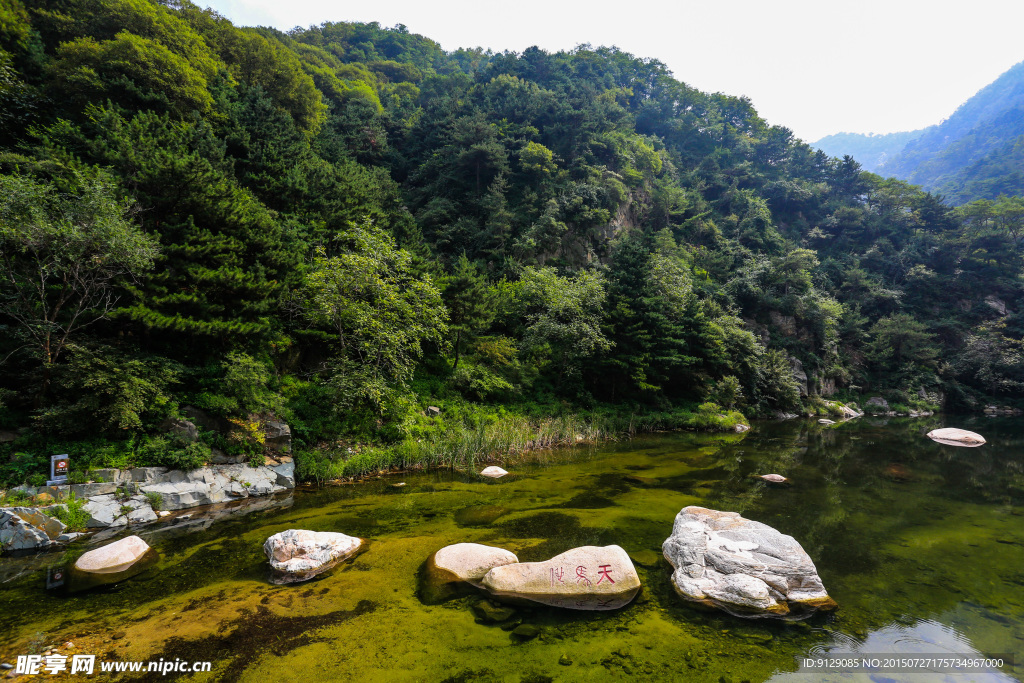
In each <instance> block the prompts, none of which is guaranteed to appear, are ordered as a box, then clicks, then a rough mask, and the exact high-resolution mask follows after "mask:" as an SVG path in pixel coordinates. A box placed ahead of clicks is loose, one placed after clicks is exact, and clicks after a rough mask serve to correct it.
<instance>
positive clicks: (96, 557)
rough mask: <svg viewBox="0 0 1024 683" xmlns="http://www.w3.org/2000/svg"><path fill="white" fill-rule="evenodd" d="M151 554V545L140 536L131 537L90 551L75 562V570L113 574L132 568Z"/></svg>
mask: <svg viewBox="0 0 1024 683" xmlns="http://www.w3.org/2000/svg"><path fill="white" fill-rule="evenodd" d="M147 552H149V544H148V543H146V542H145V541H143V540H142V539H141V538H139V537H138V536H129V537H127V538H122V539H121V540H120V541H114V542H113V543H111V544H109V545H105V546H103V547H102V548H97V549H96V550H90V551H89V552H87V553H85V554H84V555H82V556H81V557H79V558H78V561H77V562H75V569H78V570H79V571H83V572H87V573H90V574H113V573H116V572H123V571H126V570H128V569H130V568H131V566H132V565H133V564H135V563H136V562H138V561H139V560H140V559H142V556H143V555H145V554H146V553H147Z"/></svg>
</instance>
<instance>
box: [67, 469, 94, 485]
mask: <svg viewBox="0 0 1024 683" xmlns="http://www.w3.org/2000/svg"><path fill="white" fill-rule="evenodd" d="M87 481H89V475H88V474H86V473H85V472H68V483H69V484H84V483H85V482H87Z"/></svg>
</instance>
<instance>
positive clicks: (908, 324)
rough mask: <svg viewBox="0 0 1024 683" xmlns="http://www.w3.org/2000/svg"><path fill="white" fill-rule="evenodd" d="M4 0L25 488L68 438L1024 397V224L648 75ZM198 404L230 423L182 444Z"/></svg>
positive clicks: (11, 413) (362, 30) (120, 450)
mask: <svg viewBox="0 0 1024 683" xmlns="http://www.w3.org/2000/svg"><path fill="white" fill-rule="evenodd" d="M0 8H2V9H0V47H2V49H3V52H2V53H0V118H2V121H3V132H2V140H0V142H2V145H3V150H2V152H0V171H2V175H0V184H2V188H0V189H2V192H0V250H2V251H0V269H2V270H0V275H2V278H0V280H2V284H0V325H2V326H3V335H2V337H0V359H2V365H0V387H2V389H0V391H2V400H3V412H2V413H0V420H2V423H0V429H5V430H8V431H11V432H13V431H14V430H18V429H21V430H22V431H21V432H18V436H17V439H16V440H15V441H13V442H9V443H7V444H5V445H2V446H0V448H5V449H7V450H8V452H9V453H10V454H11V458H12V459H13V462H12V464H10V465H8V466H6V470H5V471H6V472H7V475H5V476H6V478H7V479H8V481H15V480H16V479H17V478H18V477H24V476H26V475H27V474H30V473H38V472H41V471H42V464H41V463H42V462H43V461H42V458H43V457H44V456H45V455H48V454H49V452H50V451H51V449H53V448H56V447H57V444H65V445H66V447H68V448H77V449H78V452H83V453H89V454H90V455H88V456H82V457H83V458H105V459H106V460H104V462H109V461H111V460H116V459H117V458H122V459H125V460H129V461H132V462H142V461H145V462H155V463H161V464H169V465H194V464H195V463H199V462H202V461H203V460H204V459H205V458H207V457H209V454H210V448H211V447H216V448H220V449H222V450H228V451H231V450H234V451H244V452H249V453H252V454H253V456H254V457H259V453H260V449H261V447H262V441H261V439H262V434H263V432H262V429H263V425H264V424H265V423H266V421H267V420H269V419H270V418H271V416H277V417H279V418H283V419H285V420H287V421H288V422H289V424H291V425H292V429H293V435H294V437H295V444H296V448H297V449H298V450H299V451H300V452H313V451H314V450H317V449H320V450H323V449H329V448H330V447H332V446H331V445H332V444H338V443H356V442H363V443H365V442H374V443H406V442H408V443H417V440H418V439H426V438H427V437H428V435H429V434H431V433H434V432H436V431H437V430H464V429H472V428H474V425H479V424H481V421H484V422H486V421H487V420H494V419H505V417H508V416H510V415H527V416H537V415H539V414H545V413H549V414H556V413H557V414H565V413H566V412H567V411H570V412H571V411H592V412H594V413H595V414H596V413H600V412H601V411H611V412H616V411H618V412H620V413H626V414H630V415H643V414H647V413H656V412H657V413H661V414H666V413H672V412H673V411H675V412H676V413H679V414H684V413H685V414H686V415H696V416H698V417H699V416H701V415H703V416H707V415H711V416H714V415H717V414H718V413H719V411H720V410H724V409H730V408H735V409H738V410H740V411H742V412H743V413H744V414H746V415H748V416H759V415H770V414H772V413H773V412H775V411H793V412H795V411H797V410H799V409H801V408H802V407H803V408H810V409H812V410H813V409H815V408H816V407H820V406H821V398H820V397H822V396H830V395H833V394H838V395H841V396H845V397H847V398H856V397H857V396H858V395H860V394H862V393H865V392H871V393H872V394H876V393H881V394H882V395H885V396H887V397H888V398H889V399H890V401H894V402H896V403H900V404H903V405H907V406H911V405H915V404H919V403H921V404H926V403H932V404H934V403H936V402H938V401H940V400H942V399H943V398H944V400H945V402H946V405H947V408H948V409H974V408H976V407H977V406H979V405H980V403H979V401H982V400H988V399H987V398H986V397H989V396H991V397H996V398H998V400H1000V401H1002V402H1006V401H1012V400H1016V399H1017V397H1019V396H1020V394H1021V391H1022V389H1024V362H1022V356H1021V354H1022V341H1021V340H1022V337H1024V320H1022V317H1021V311H1020V310H1019V308H1018V304H1017V302H1018V301H1020V295H1021V293H1022V292H1021V289H1022V282H1021V277H1020V276H1021V249H1022V244H1021V238H1022V237H1024V228H1022V221H1024V216H1022V215H1021V212H1018V213H1017V214H1013V213H1012V212H1003V213H999V214H998V216H999V217H998V219H997V218H996V217H994V216H995V214H994V213H993V212H992V211H990V212H989V213H984V212H982V213H978V212H975V213H971V214H966V213H963V212H958V211H955V210H952V209H951V208H950V207H949V206H948V205H946V204H943V203H942V202H940V201H939V199H937V198H936V197H935V196H934V195H932V194H928V193H927V192H924V191H922V190H920V189H917V188H915V187H913V186H911V185H910V184H908V183H905V182H903V181H899V180H893V179H882V178H880V177H878V176H875V175H872V174H870V173H866V172H863V171H862V169H861V168H860V167H859V166H858V164H857V163H856V162H855V161H854V160H853V159H852V158H849V157H846V158H844V159H836V158H830V157H828V156H827V155H826V154H824V153H823V152H820V151H815V150H814V149H812V148H811V147H810V146H808V145H807V144H804V143H803V142H801V141H799V140H796V139H794V138H793V135H792V134H791V132H790V131H789V130H788V129H786V128H782V127H776V126H768V125H767V124H766V123H765V122H764V121H763V120H762V119H761V118H760V117H758V115H757V113H756V111H755V110H754V107H753V106H752V104H751V102H749V101H748V100H746V99H743V98H736V97H728V96H725V95H721V94H715V95H709V94H705V93H702V92H699V91H697V90H694V89H693V88H690V87H689V86H687V85H686V84H685V83H684V82H682V81H680V80H677V79H676V77H675V76H673V75H672V74H671V73H669V72H668V71H667V69H666V68H665V66H664V65H662V64H661V63H659V62H657V61H655V60H652V59H641V58H637V57H634V56H632V55H629V54H625V53H622V52H620V51H617V50H615V49H610V48H592V47H590V46H581V47H579V48H577V49H575V50H573V51H571V52H561V53H556V54H551V53H547V52H544V51H542V50H539V49H535V48H534V49H529V50H526V51H525V52H523V53H522V54H511V53H506V54H492V53H489V52H481V51H479V50H459V51H456V52H454V53H446V52H444V51H442V50H441V49H440V47H439V46H438V45H437V44H436V43H434V42H433V41H431V40H429V39H428V38H425V37H422V36H418V35H413V34H410V33H408V32H407V31H406V30H405V28H404V27H402V26H398V27H396V28H391V29H385V28H381V27H380V26H378V25H376V24H350V23H328V24H324V25H322V26H318V27H313V28H310V29H308V30H296V31H293V32H290V33H287V34H286V33H281V32H278V31H275V30H271V29H251V28H240V27H236V26H233V25H232V24H231V23H230V22H229V21H227V20H226V19H224V18H222V17H220V16H218V15H217V14H215V13H213V12H212V11H209V10H203V9H201V8H199V7H197V6H195V5H192V4H190V3H188V2H177V1H172V2H167V3H164V4H158V3H154V2H149V1H148V0H38V1H36V2H32V3H29V4H24V5H23V4H21V3H20V2H19V0H0ZM679 76H681V77H683V78H685V74H679ZM1003 302H1005V305H1004V303H1003ZM710 403H714V404H716V405H708V404H710ZM700 404H704V406H703V408H700V409H698V408H697V406H698V405H700ZM428 405H438V406H440V407H441V409H442V413H441V417H440V418H427V417H425V416H424V414H423V412H424V409H425V408H426V407H427V406H428ZM186 411H190V412H188V414H190V415H195V414H199V413H202V414H205V415H207V416H213V417H214V418H217V419H219V420H221V421H222V422H223V421H227V422H229V423H231V424H233V425H234V427H233V428H232V429H231V430H228V431H222V432H221V433H217V432H216V431H211V432H208V433H207V432H204V434H203V436H202V438H201V440H200V441H198V442H188V443H184V442H181V441H180V440H176V439H178V437H176V436H175V435H173V434H171V433H168V431H167V425H168V424H169V423H168V420H169V419H173V418H176V417H179V416H181V415H184V414H186ZM680 411H681V412H680ZM495 416H504V417H497V418H496V417H495ZM712 422H713V420H712ZM699 423H700V422H699V420H698V421H697V422H696V423H695V424H699ZM431 430H433V432H432V431H431ZM67 444H71V445H69V446H67ZM76 444H77V445H76ZM83 444H85V445H83ZM57 452H63V451H57ZM318 452H319V451H318ZM95 453H100V454H101V455H92V454H95ZM7 459H8V458H3V460H5V461H6V460H7Z"/></svg>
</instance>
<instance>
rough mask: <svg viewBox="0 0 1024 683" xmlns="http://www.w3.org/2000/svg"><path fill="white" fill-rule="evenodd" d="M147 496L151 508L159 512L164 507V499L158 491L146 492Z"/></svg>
mask: <svg viewBox="0 0 1024 683" xmlns="http://www.w3.org/2000/svg"><path fill="white" fill-rule="evenodd" d="M145 496H146V500H147V501H149V506H150V507H151V508H153V509H154V510H159V509H161V508H162V507H163V506H164V497H163V496H162V495H160V493H158V492H157V491H146V493H145Z"/></svg>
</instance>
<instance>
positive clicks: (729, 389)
mask: <svg viewBox="0 0 1024 683" xmlns="http://www.w3.org/2000/svg"><path fill="white" fill-rule="evenodd" d="M708 398H709V399H711V400H712V401H714V402H715V403H717V404H719V405H722V406H725V407H726V408H730V409H731V408H733V407H735V406H736V404H737V403H739V402H740V401H741V400H742V399H743V389H742V388H741V387H740V381H739V380H738V379H736V378H735V377H733V376H732V375H729V376H728V377H723V378H722V379H720V380H718V382H716V383H715V386H714V388H713V389H712V390H711V393H710V395H709V396H708Z"/></svg>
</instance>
